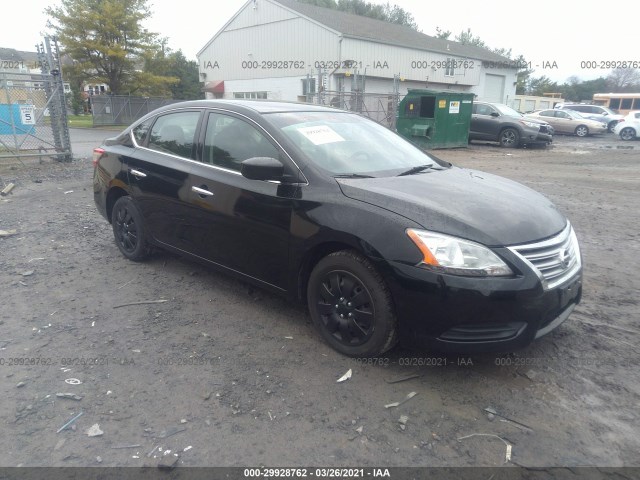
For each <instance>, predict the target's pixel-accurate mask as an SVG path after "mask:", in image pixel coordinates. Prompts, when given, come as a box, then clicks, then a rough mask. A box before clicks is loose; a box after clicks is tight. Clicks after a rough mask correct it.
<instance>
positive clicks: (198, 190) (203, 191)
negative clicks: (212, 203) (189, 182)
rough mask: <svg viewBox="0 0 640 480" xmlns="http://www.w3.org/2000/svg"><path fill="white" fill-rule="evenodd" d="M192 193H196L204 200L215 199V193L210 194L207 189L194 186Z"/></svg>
mask: <svg viewBox="0 0 640 480" xmlns="http://www.w3.org/2000/svg"><path fill="white" fill-rule="evenodd" d="M203 187H206V185H203ZM191 191H192V192H196V193H197V194H198V195H200V196H201V197H202V198H204V197H213V192H210V191H209V190H207V189H206V188H201V187H196V186H193V187H191Z"/></svg>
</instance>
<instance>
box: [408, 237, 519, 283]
mask: <svg viewBox="0 0 640 480" xmlns="http://www.w3.org/2000/svg"><path fill="white" fill-rule="evenodd" d="M407 235H408V236H409V238H410V239H411V240H412V241H413V243H415V244H416V246H417V247H418V248H419V249H420V252H422V257H423V258H422V262H421V265H422V266H424V267H427V268H430V269H432V270H435V271H439V272H442V273H449V274H451V275H467V276H473V277H503V276H510V275H513V272H512V271H511V269H510V268H509V267H508V266H507V265H506V264H505V263H504V262H503V261H502V260H501V259H500V258H499V257H498V256H497V255H496V254H495V253H493V252H492V251H491V250H489V249H488V248H487V247H484V246H482V245H480V244H479V243H474V242H470V241H468V240H463V239H461V238H456V237H450V236H449V235H443V234H441V233H434V232H428V231H426V230H416V229H413V228H409V229H407Z"/></svg>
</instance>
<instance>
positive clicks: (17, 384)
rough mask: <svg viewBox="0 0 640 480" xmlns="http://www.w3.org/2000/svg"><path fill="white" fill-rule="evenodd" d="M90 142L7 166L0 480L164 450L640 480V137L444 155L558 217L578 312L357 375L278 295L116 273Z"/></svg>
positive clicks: (210, 459)
mask: <svg viewBox="0 0 640 480" xmlns="http://www.w3.org/2000/svg"><path fill="white" fill-rule="evenodd" d="M92 136H93V137H103V136H105V135H103V132H95V131H91V132H89V133H87V132H83V131H80V130H74V131H72V137H73V139H74V145H75V149H76V153H80V154H81V155H82V156H84V157H85V158H84V159H82V160H78V161H76V162H74V163H72V164H66V165H60V164H55V163H46V164H43V165H38V164H33V165H27V166H26V167H19V168H17V169H8V168H4V169H0V177H2V180H4V182H6V183H8V182H10V181H11V182H14V183H15V184H16V188H15V190H14V192H13V193H12V194H11V195H9V196H7V197H3V198H2V199H0V230H12V229H15V230H16V234H15V235H13V236H9V237H5V238H0V286H1V287H0V326H1V331H2V334H1V335H0V369H1V370H0V371H1V372H2V373H1V374H0V392H1V395H2V397H3V402H2V405H3V408H2V409H0V431H1V433H2V435H0V466H16V465H31V466H49V465H55V466H97V465H99V464H101V465H103V466H141V465H156V464H157V463H158V462H159V461H161V459H160V458H157V457H159V456H160V455H159V452H160V451H162V452H163V453H164V452H165V451H166V450H171V452H172V453H169V454H168V455H167V456H165V457H164V458H165V459H164V461H166V460H167V458H171V457H173V455H174V453H178V454H179V457H178V458H179V460H178V463H177V465H178V466H179V467H180V466H210V465H217V466H220V465H230V466H231V465H235V466H258V465H269V466H275V465H292V466H293V465H307V466H309V465H314V466H315V465H318V466H374V465H375V466H380V465H382V466H470V465H482V466H500V465H503V464H504V463H505V444H504V443H503V441H501V440H500V439H498V438H496V437H491V436H472V435H474V434H494V435H497V436H499V437H501V438H502V439H504V441H506V442H508V443H509V444H511V445H512V446H513V451H512V458H511V461H510V464H515V465H525V466H559V465H563V466H567V465H568V466H578V465H598V466H639V465H640V453H638V452H640V435H638V432H639V431H640V428H639V427H640V421H639V417H640V413H639V412H640V409H639V408H638V398H640V369H639V368H638V366H639V363H640V361H639V359H640V356H639V353H640V347H639V342H638V334H639V333H640V327H639V325H638V319H639V315H638V314H639V310H640V309H639V307H638V292H639V291H640V268H639V266H640V265H639V261H638V257H639V255H640V229H639V227H638V225H639V224H640V208H639V207H640V149H639V148H638V147H640V142H633V143H632V144H631V145H628V144H626V143H625V145H623V146H625V147H628V146H632V147H635V148H632V149H618V148H616V147H618V146H621V145H622V143H621V142H620V141H616V140H617V139H615V138H613V137H606V138H603V139H595V140H579V139H577V138H572V137H560V138H559V139H558V140H557V142H556V144H555V146H554V147H553V148H549V149H535V150H523V149H520V150H506V149H500V148H497V147H494V146H487V145H472V146H471V147H470V148H469V149H463V150H455V151H439V152H438V155H439V156H440V157H442V158H444V159H447V160H450V161H452V162H454V163H456V164H457V165H460V166H465V167H472V168H477V169H480V170H485V171H488V172H492V173H497V174H500V175H503V176H506V177H509V178H512V179H515V180H518V181H521V182H523V183H525V184H527V185H529V186H531V187H533V188H534V189H537V190H539V191H541V192H543V193H544V194H546V195H547V196H548V197H549V198H550V199H551V200H552V201H553V202H555V203H556V204H557V205H558V206H559V207H560V209H561V210H563V211H564V212H565V213H566V214H567V215H568V217H569V218H570V219H571V221H572V223H573V225H574V227H575V229H576V231H577V233H578V237H579V240H580V242H581V247H582V251H583V256H584V263H585V286H584V296H583V303H582V304H581V305H580V306H579V307H578V308H577V309H576V311H575V312H574V314H573V315H572V316H571V317H570V318H569V320H568V321H567V322H566V323H565V324H564V325H563V326H562V327H561V328H559V329H558V330H556V331H555V332H553V333H552V334H550V335H548V336H547V337H545V338H543V339H541V340H539V341H538V342H536V343H535V344H534V345H533V346H531V347H530V348H528V349H527V350H525V351H519V352H516V353H514V354H512V355H509V356H502V357H496V356H493V355H482V356H473V357H460V358H458V357H443V356H441V355H438V354H436V353H434V352H421V351H419V352H416V351H408V350H402V349H396V350H394V351H393V352H392V353H391V354H389V355H388V356H385V357H383V358H380V359H376V360H375V361H371V362H363V361H355V360H351V359H349V358H345V357H343V356H341V355H339V354H337V353H336V352H334V351H333V350H331V349H330V348H329V347H327V346H326V345H325V344H324V343H323V342H322V340H321V339H320V337H319V335H318V334H316V332H315V331H314V329H313V326H312V324H311V321H310V318H309V316H308V314H307V312H306V311H305V309H304V308H302V307H298V306H294V305H290V304H287V303H286V302H285V301H284V300H282V299H281V298H278V297H276V296H272V295H271V294H269V293H266V292H264V291H261V290H258V289H254V288H252V287H249V286H248V285H246V284H244V283H242V282H238V281H236V280H232V279H230V278H229V277H227V276H225V275H223V274H220V273H217V272H214V271H209V270H206V269H205V268H203V267H201V266H199V265H197V264H194V263H190V262H187V261H184V260H181V259H179V258H177V257H174V256H172V255H168V254H162V253H160V254H157V255H155V256H154V258H152V259H151V260H150V261H149V262H146V263H143V264H135V263H131V262H128V261H126V260H125V259H124V258H123V257H122V255H120V254H119V252H118V250H117V248H116V246H115V244H114V242H113V239H112V233H111V229H110V226H109V225H108V224H107V223H106V222H105V221H104V219H102V218H101V217H100V216H99V215H98V214H97V212H96V210H95V207H94V205H93V196H92V187H91V174H92V168H91V163H90V160H89V159H88V158H87V157H86V155H88V153H89V152H90V148H91V146H92V145H93V144H94V143H95V139H94V138H93V137H92ZM496 201H500V199H496ZM156 300H166V301H164V302H161V303H151V304H140V305H129V306H122V307H119V306H120V305H123V304H129V303H133V302H142V301H156ZM116 307H119V308H116ZM349 369H352V371H353V376H352V378H351V379H350V380H348V381H346V382H343V383H336V380H337V379H338V378H339V377H340V376H341V375H343V374H344V373H345V372H346V371H347V370H349ZM409 376H414V378H411V379H408V380H405V381H401V382H397V383H391V382H393V381H394V380H398V379H402V378H405V377H409ZM73 379H75V380H73ZM77 381H79V382H81V383H78V382H77ZM69 382H71V383H69ZM74 383H76V384H74ZM410 392H416V395H415V397H413V398H411V399H410V400H408V401H407V402H406V403H404V404H402V405H400V406H398V407H396V408H385V405H387V404H389V403H392V402H397V401H401V400H403V399H405V397H406V396H407V395H408V394H409V393H410ZM58 393H69V394H74V395H77V397H76V398H80V399H79V400H74V399H71V398H60V397H57V396H56V394H58ZM487 407H489V408H492V409H494V410H495V411H496V412H497V413H498V414H499V415H497V416H492V415H488V414H487V412H486V411H484V409H485V408H487ZM81 412H82V416H80V417H79V418H78V419H77V420H76V421H75V423H73V425H72V427H70V428H68V429H66V430H63V431H61V432H60V433H56V432H57V431H58V429H60V428H61V427H62V426H63V425H64V424H65V423H66V422H68V421H69V420H70V419H72V418H74V417H75V416H77V415H78V414H79V413H81ZM401 416H406V417H407V418H406V422H405V423H406V424H402V423H401V422H400V421H399V420H400V417H401ZM490 417H492V418H490ZM506 418H508V419H511V420H513V421H506ZM403 420H405V419H403ZM94 424H99V428H100V429H101V431H102V432H103V434H102V435H99V436H93V437H91V436H88V435H87V434H86V431H87V429H89V428H90V427H91V426H92V425H94ZM462 437H467V438H462ZM150 452H153V453H151V454H150ZM149 454H150V455H149ZM179 467H178V468H179Z"/></svg>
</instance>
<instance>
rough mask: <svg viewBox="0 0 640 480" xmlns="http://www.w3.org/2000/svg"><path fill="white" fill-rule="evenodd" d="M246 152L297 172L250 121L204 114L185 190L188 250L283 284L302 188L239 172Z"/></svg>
mask: <svg viewBox="0 0 640 480" xmlns="http://www.w3.org/2000/svg"><path fill="white" fill-rule="evenodd" d="M252 157H272V158H277V159H279V160H281V161H282V162H283V164H285V169H286V170H287V171H288V172H289V173H290V175H291V177H292V178H294V179H297V178H298V175H301V174H300V172H299V171H298V170H297V168H296V167H295V165H293V163H291V162H290V160H289V159H288V157H287V156H286V154H284V152H283V151H282V150H281V149H280V148H279V147H278V146H277V144H276V143H275V141H274V140H273V139H272V138H270V136H269V135H268V134H266V132H265V131H264V130H262V129H261V128H260V127H259V126H258V125H257V124H256V123H255V122H253V121H252V120H250V119H248V118H246V117H242V116H240V115H235V114H232V113H229V112H219V111H209V112H207V113H206V115H205V118H204V119H203V132H202V136H201V148H200V151H199V154H198V159H199V162H198V163H196V164H194V165H193V168H192V170H191V177H190V181H191V186H190V190H189V192H188V195H189V204H190V214H189V217H190V221H189V222H188V225H187V227H186V231H187V235H188V237H189V239H190V242H191V246H190V249H191V251H192V252H193V253H195V254H196V255H198V256H199V257H201V258H204V259H206V260H208V261H210V262H212V263H215V264H218V265H222V266H224V267H226V268H229V269H231V270H234V271H236V272H240V273H242V274H244V275H248V276H250V277H253V278H256V279H259V280H261V281H263V282H265V283H267V284H269V285H271V286H275V287H277V288H279V289H285V288H286V282H287V274H288V261H289V235H290V225H291V214H292V210H293V206H294V201H295V198H296V197H297V196H298V194H299V193H300V188H302V187H301V186H300V185H297V184H295V183H296V182H293V183H292V184H286V185H285V184H279V183H277V182H266V181H257V180H249V179H247V178H245V177H243V176H242V175H241V174H240V163H241V162H242V161H243V160H246V159H248V158H252Z"/></svg>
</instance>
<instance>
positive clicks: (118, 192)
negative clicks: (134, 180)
mask: <svg viewBox="0 0 640 480" xmlns="http://www.w3.org/2000/svg"><path fill="white" fill-rule="evenodd" d="M125 195H128V193H127V191H126V190H125V189H123V188H120V187H112V188H110V189H109V193H107V203H106V211H107V219H108V220H109V223H111V213H112V212H113V206H114V205H115V203H116V202H117V201H118V199H119V198H120V197H124V196H125Z"/></svg>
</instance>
